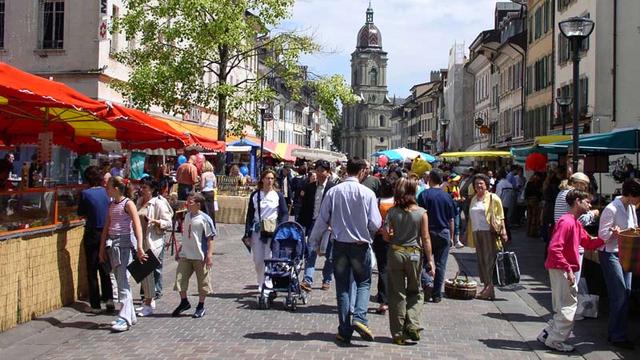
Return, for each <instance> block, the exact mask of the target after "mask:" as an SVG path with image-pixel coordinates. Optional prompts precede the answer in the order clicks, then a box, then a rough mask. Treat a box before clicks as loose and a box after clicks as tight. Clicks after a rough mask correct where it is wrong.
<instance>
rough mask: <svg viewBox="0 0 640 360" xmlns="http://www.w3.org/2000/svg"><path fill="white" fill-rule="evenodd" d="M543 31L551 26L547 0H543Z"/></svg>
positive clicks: (545, 31)
mask: <svg viewBox="0 0 640 360" xmlns="http://www.w3.org/2000/svg"><path fill="white" fill-rule="evenodd" d="M543 12H544V21H543V22H544V33H545V34H546V33H547V32H548V31H549V29H550V28H551V6H549V0H547V1H545V2H544V7H543Z"/></svg>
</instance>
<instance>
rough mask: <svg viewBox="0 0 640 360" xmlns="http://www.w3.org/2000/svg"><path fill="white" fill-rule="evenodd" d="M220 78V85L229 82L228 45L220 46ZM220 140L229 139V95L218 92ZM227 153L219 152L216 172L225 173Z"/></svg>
mask: <svg viewBox="0 0 640 360" xmlns="http://www.w3.org/2000/svg"><path fill="white" fill-rule="evenodd" d="M219 51H220V64H219V65H220V69H219V74H220V78H219V79H218V82H219V84H220V85H225V84H226V83H227V76H228V74H227V68H228V63H229V48H228V47H227V46H221V47H220V50H219ZM218 140H219V141H224V142H226V141H227V95H226V94H223V93H220V92H218ZM225 159H226V154H225V153H219V154H218V156H217V161H216V162H217V164H216V173H218V174H220V175H222V174H224V168H225Z"/></svg>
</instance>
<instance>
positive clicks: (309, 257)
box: [303, 221, 333, 284]
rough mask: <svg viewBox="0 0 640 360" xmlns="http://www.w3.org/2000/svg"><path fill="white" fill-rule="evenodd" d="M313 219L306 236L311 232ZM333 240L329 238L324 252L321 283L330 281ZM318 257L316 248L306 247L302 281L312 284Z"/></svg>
mask: <svg viewBox="0 0 640 360" xmlns="http://www.w3.org/2000/svg"><path fill="white" fill-rule="evenodd" d="M314 223H315V221H314V222H312V223H311V226H309V227H308V228H307V229H306V231H307V236H309V235H310V234H311V230H312V229H313V225H314ZM332 243H333V241H331V240H329V243H328V244H327V250H326V253H325V261H324V267H323V268H322V283H323V284H324V283H327V284H330V283H331V274H333V259H332V256H331V251H332V248H333V244H332ZM317 259H318V253H316V249H313V248H311V247H307V253H306V256H305V260H304V279H303V280H304V281H306V282H307V283H309V284H313V274H314V273H315V272H316V260H317Z"/></svg>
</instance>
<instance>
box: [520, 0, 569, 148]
mask: <svg viewBox="0 0 640 360" xmlns="http://www.w3.org/2000/svg"><path fill="white" fill-rule="evenodd" d="M560 1H562V0H560ZM554 5H555V1H554V0H529V2H528V12H527V67H526V80H525V104H526V108H525V117H524V136H525V139H526V140H527V141H533V139H534V138H535V137H536V136H542V135H547V134H551V133H561V132H562V124H561V121H560V117H556V116H555V114H556V113H559V111H558V112H556V111H555V109H556V105H555V103H554V101H555V96H554V92H553V83H554V71H553V70H554V66H555V58H554V44H555V40H554V34H555V33H556V29H557V26H556V25H555V24H556V23H555V10H554Z"/></svg>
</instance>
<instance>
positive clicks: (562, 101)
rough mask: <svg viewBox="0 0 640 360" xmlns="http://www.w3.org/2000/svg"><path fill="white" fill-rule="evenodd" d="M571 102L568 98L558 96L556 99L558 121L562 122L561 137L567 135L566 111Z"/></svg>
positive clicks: (571, 99)
mask: <svg viewBox="0 0 640 360" xmlns="http://www.w3.org/2000/svg"><path fill="white" fill-rule="evenodd" d="M572 102H573V98H571V97H569V96H558V97H557V98H556V103H557V104H558V107H559V108H560V121H562V135H566V134H567V109H569V106H570V105H571V103H572Z"/></svg>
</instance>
